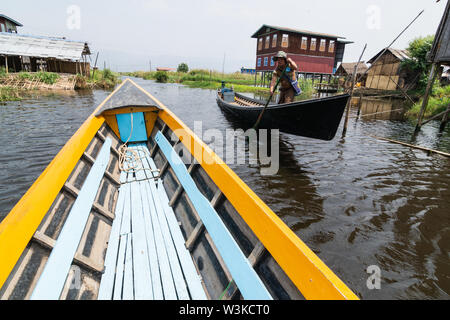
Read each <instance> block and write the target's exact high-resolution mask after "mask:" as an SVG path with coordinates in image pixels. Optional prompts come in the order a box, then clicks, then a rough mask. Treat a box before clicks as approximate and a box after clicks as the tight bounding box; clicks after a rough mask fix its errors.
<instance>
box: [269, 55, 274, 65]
mask: <svg viewBox="0 0 450 320" xmlns="http://www.w3.org/2000/svg"><path fill="white" fill-rule="evenodd" d="M274 65H275V61H273V56H272V57H270V66H271V67H273V66H274Z"/></svg>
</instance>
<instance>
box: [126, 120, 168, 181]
mask: <svg viewBox="0 0 450 320" xmlns="http://www.w3.org/2000/svg"><path fill="white" fill-rule="evenodd" d="M132 134H133V113H131V130H130V135H129V136H128V139H127V141H125V142H124V143H123V144H122V145H121V146H120V147H119V150H118V153H119V169H120V171H125V172H137V171H139V170H150V172H158V173H159V169H156V170H152V169H150V168H144V166H143V164H142V158H145V156H144V157H140V156H139V153H138V152H136V150H133V149H131V148H128V146H127V143H128V141H130V139H131V136H132ZM125 162H126V163H127V167H126V168H125V166H124V163H125ZM158 176H159V174H158V175H157V176H156V177H154V178H158Z"/></svg>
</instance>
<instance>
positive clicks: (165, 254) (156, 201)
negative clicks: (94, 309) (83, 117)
mask: <svg viewBox="0 0 450 320" xmlns="http://www.w3.org/2000/svg"><path fill="white" fill-rule="evenodd" d="M129 150H130V151H131V152H130V154H133V155H134V156H135V157H137V158H138V159H137V160H136V158H135V157H133V156H132V157H130V158H128V159H127V160H126V161H127V162H126V163H125V165H124V167H125V168H131V167H135V166H137V168H136V169H134V170H131V171H128V172H127V171H124V172H122V173H121V181H122V185H121V187H120V189H119V200H120V202H118V206H117V208H116V213H115V214H116V217H117V218H116V219H115V220H114V221H113V227H112V231H111V236H110V237H111V238H110V246H108V249H107V252H106V259H105V273H104V274H103V276H102V280H101V283H100V291H99V298H100V299H111V298H113V299H124V300H125V299H156V300H159V299H172V300H175V299H206V293H205V291H204V289H203V286H202V284H201V278H200V276H199V274H198V273H197V271H196V268H195V266H194V263H193V261H192V258H191V256H190V255H189V252H188V251H187V249H186V247H185V243H184V239H183V236H182V234H181V230H180V227H179V225H178V222H177V221H176V218H175V215H174V213H173V210H172V208H171V207H170V206H169V204H168V198H167V194H166V193H165V190H164V187H163V186H162V182H161V180H159V181H155V177H156V176H157V175H156V174H154V172H153V171H152V170H156V168H155V167H154V162H153V159H151V157H150V152H149V150H148V149H147V147H146V146H145V145H144V144H141V143H136V144H132V145H130V146H129ZM169 214H171V216H169ZM114 237H115V238H114Z"/></svg>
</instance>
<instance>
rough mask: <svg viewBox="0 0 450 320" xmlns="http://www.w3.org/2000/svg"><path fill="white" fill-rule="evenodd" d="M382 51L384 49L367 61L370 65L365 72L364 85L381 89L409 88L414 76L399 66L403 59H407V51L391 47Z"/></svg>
mask: <svg viewBox="0 0 450 320" xmlns="http://www.w3.org/2000/svg"><path fill="white" fill-rule="evenodd" d="M383 51H384V49H383V50H381V51H380V52H378V53H377V54H376V55H375V56H374V57H373V58H372V59H370V60H369V61H367V62H368V63H371V64H372V67H371V69H370V70H369V71H368V74H367V80H366V87H367V88H372V89H381V90H397V89H399V88H404V89H411V87H412V86H413V85H414V83H413V82H415V81H414V79H412V78H414V77H413V75H412V74H411V73H410V72H408V70H407V69H406V68H403V67H402V66H401V64H402V62H403V61H405V60H406V59H409V56H408V53H407V52H406V51H405V50H398V49H392V48H388V49H387V50H386V51H384V52H383ZM381 54H382V55H381ZM380 55H381V56H380Z"/></svg>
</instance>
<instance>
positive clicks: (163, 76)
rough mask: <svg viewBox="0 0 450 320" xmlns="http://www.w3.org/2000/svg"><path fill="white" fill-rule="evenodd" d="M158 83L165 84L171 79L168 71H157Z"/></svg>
mask: <svg viewBox="0 0 450 320" xmlns="http://www.w3.org/2000/svg"><path fill="white" fill-rule="evenodd" d="M155 78H156V82H162V83H165V82H167V80H168V79H169V76H168V75H167V72H166V71H157V72H156V74H155Z"/></svg>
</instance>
